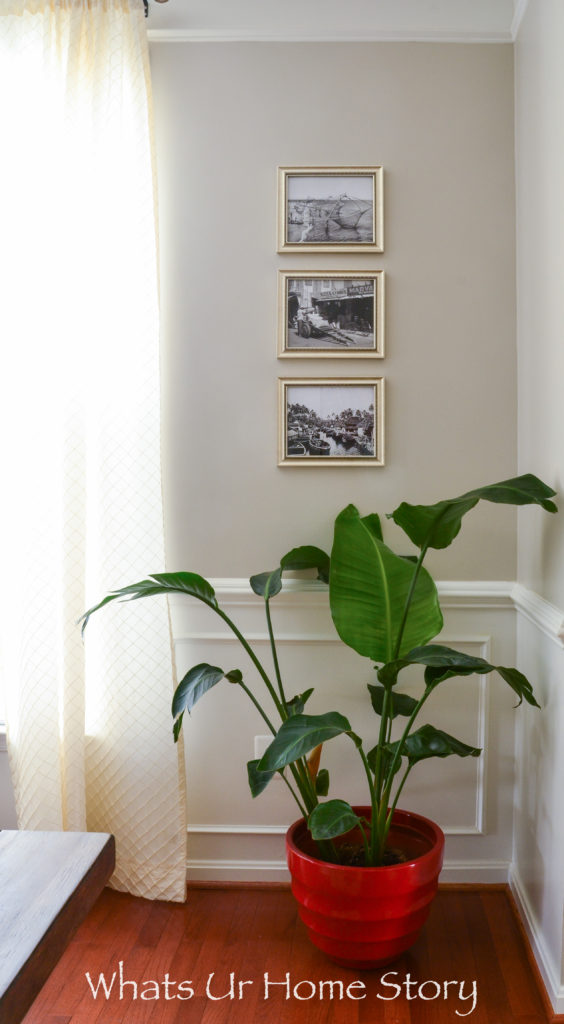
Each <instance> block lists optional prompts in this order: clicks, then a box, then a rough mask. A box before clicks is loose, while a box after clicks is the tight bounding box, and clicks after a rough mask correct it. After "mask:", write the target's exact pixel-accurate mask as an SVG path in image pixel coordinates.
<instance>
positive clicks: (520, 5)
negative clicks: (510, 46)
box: [511, 0, 529, 42]
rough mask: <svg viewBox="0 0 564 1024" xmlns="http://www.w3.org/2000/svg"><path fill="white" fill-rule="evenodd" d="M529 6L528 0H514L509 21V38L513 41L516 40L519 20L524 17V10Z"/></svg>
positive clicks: (519, 25)
mask: <svg viewBox="0 0 564 1024" xmlns="http://www.w3.org/2000/svg"><path fill="white" fill-rule="evenodd" d="M528 6H529V0H516V2H515V11H514V14H513V21H512V22H511V39H512V40H513V42H515V41H516V40H517V36H518V35H519V29H520V28H521V22H522V21H523V18H524V17H525V11H526V10H527V7H528Z"/></svg>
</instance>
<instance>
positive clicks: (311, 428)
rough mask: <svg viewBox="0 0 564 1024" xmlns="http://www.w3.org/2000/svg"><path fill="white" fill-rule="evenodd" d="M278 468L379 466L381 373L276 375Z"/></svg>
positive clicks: (381, 450)
mask: <svg viewBox="0 0 564 1024" xmlns="http://www.w3.org/2000/svg"><path fill="white" fill-rule="evenodd" d="M278 387H279V392H278V422H279V433H278V448H279V458H278V465H279V466H301V467H304V466H326V467H327V466H373V467H375V466H383V465H384V378H383V377H322V378H319V377H315V378H313V377H312V378H310V377H296V378H290V377H281V378H279V381H278Z"/></svg>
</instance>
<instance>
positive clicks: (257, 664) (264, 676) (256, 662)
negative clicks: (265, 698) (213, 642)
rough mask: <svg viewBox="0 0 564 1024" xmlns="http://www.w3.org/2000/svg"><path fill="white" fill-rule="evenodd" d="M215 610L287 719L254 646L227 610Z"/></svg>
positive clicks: (277, 708) (283, 717)
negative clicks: (246, 638)
mask: <svg viewBox="0 0 564 1024" xmlns="http://www.w3.org/2000/svg"><path fill="white" fill-rule="evenodd" d="M214 611H215V612H217V614H218V615H219V616H220V618H222V619H223V621H224V622H226V623H227V625H228V626H229V628H230V630H231V631H232V632H233V633H234V634H235V636H236V637H237V639H238V641H239V643H240V644H241V645H242V646H243V648H244V649H245V651H246V652H247V654H248V655H249V658H250V659H251V661H252V663H253V665H254V666H255V668H256V669H257V671H258V673H259V675H260V677H261V679H262V680H263V682H264V683H265V685H266V688H267V690H268V692H269V694H270V696H271V697H272V700H273V701H274V705H275V707H276V710H277V712H278V714H279V715H280V718H281V719H282V721H285V719H286V718H287V717H288V715H287V712H286V709H285V708H284V707H283V706H282V704H281V703H280V701H279V699H278V695H277V693H276V690H275V689H274V687H273V685H272V683H271V682H270V679H269V678H268V676H267V674H266V672H265V670H264V668H263V666H262V665H261V663H260V661H259V659H258V658H257V656H256V654H255V652H254V651H253V649H252V647H251V646H250V644H248V643H247V641H246V640H245V637H244V636H243V634H242V633H241V631H240V630H239V629H237V626H236V625H235V623H234V622H232V621H231V619H230V618H229V616H228V615H226V614H225V612H224V611H222V610H221V608H214Z"/></svg>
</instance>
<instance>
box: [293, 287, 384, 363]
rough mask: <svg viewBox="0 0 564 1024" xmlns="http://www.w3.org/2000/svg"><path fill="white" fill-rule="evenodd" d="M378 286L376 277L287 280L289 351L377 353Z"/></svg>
mask: <svg viewBox="0 0 564 1024" xmlns="http://www.w3.org/2000/svg"><path fill="white" fill-rule="evenodd" d="M376 284H377V281H376V279H375V277H371V278H362V277H350V276H349V277H347V278H341V279H339V278H336V277H311V276H308V277H300V278H286V325H285V328H286V330H285V333H286V343H285V349H286V350H292V349H294V350H296V349H298V350H304V349H305V350H318V351H330V352H335V353H342V352H350V351H359V350H360V351H363V352H375V351H376V348H377V347H378V346H377V345H376V333H375V324H376V323H377V301H378V298H379V297H378V296H377V293H376V290H375V289H376ZM380 354H382V353H380Z"/></svg>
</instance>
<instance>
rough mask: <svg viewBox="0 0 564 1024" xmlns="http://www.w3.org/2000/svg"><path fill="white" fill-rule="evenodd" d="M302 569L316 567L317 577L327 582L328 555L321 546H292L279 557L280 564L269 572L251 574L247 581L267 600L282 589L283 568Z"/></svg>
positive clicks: (295, 570)
mask: <svg viewBox="0 0 564 1024" xmlns="http://www.w3.org/2000/svg"><path fill="white" fill-rule="evenodd" d="M304 569H317V578H318V579H319V580H322V582H323V583H328V582H329V555H328V554H326V552H325V551H322V550H321V548H316V547H314V546H313V545H312V544H306V545H304V546H303V547H300V548H292V550H291V551H289V552H288V554H287V555H284V556H283V558H281V559H280V565H279V566H278V568H276V569H272V570H271V571H270V572H260V573H257V575H256V576H251V578H250V580H249V583H250V584H251V587H252V589H253V590H254V592H255V594H258V595H259V597H264V599H265V600H269V599H270V598H271V597H275V596H276V594H279V593H280V591H281V590H282V573H283V572H284V571H285V570H290V571H294V572H298V571H302V570H304Z"/></svg>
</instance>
